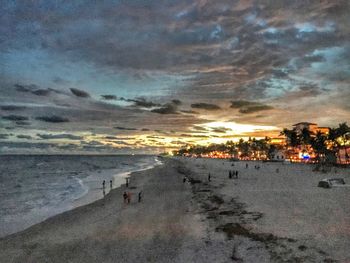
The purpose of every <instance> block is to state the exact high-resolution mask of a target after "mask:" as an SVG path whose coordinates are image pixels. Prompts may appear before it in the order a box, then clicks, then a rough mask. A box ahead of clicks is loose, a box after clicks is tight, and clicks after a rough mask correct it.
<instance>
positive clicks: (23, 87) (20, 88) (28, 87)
mask: <svg viewBox="0 0 350 263" xmlns="http://www.w3.org/2000/svg"><path fill="white" fill-rule="evenodd" d="M14 86H15V88H16V90H17V91H18V92H31V91H32V90H33V89H35V88H37V86H36V85H35V84H30V85H22V84H15V85H14Z"/></svg>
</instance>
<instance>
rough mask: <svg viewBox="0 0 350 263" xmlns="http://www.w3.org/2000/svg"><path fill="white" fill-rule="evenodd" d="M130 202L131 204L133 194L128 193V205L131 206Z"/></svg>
mask: <svg viewBox="0 0 350 263" xmlns="http://www.w3.org/2000/svg"><path fill="white" fill-rule="evenodd" d="M130 202H131V193H130V192H128V204H130Z"/></svg>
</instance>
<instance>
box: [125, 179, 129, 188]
mask: <svg viewBox="0 0 350 263" xmlns="http://www.w3.org/2000/svg"><path fill="white" fill-rule="evenodd" d="M125 180H126V187H129V178H125Z"/></svg>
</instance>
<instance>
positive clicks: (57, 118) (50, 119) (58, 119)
mask: <svg viewBox="0 0 350 263" xmlns="http://www.w3.org/2000/svg"><path fill="white" fill-rule="evenodd" d="M35 119H36V120H39V121H44V122H51V123H62V122H69V119H68V118H64V117H60V116H56V115H51V116H39V117H36V118H35Z"/></svg>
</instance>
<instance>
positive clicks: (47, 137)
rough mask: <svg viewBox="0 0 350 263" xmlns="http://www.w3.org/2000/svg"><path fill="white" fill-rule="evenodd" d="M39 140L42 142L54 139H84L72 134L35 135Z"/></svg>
mask: <svg viewBox="0 0 350 263" xmlns="http://www.w3.org/2000/svg"><path fill="white" fill-rule="evenodd" d="M36 136H38V137H39V138H40V139H43V140H54V139H68V140H82V139H84V137H83V136H77V135H74V134H69V133H61V134H40V133H37V135H36Z"/></svg>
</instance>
